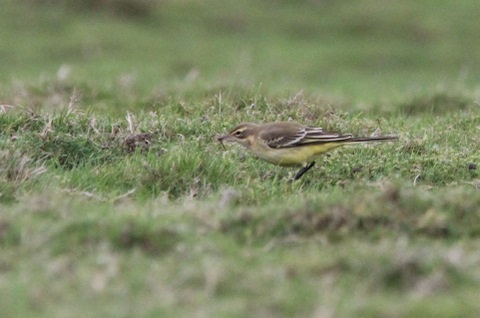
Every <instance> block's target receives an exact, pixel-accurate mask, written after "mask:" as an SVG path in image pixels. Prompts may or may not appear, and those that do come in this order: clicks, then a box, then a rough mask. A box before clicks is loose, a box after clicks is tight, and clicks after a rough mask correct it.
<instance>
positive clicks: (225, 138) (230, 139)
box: [217, 134, 232, 150]
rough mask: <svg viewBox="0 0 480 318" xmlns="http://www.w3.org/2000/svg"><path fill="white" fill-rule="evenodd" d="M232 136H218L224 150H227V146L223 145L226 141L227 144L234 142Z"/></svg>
mask: <svg viewBox="0 0 480 318" xmlns="http://www.w3.org/2000/svg"><path fill="white" fill-rule="evenodd" d="M231 137H232V136H230V135H228V134H227V135H221V136H217V141H218V142H219V143H220V144H221V145H222V147H223V150H227V148H225V145H224V144H223V142H224V141H226V142H229V141H232V138H231Z"/></svg>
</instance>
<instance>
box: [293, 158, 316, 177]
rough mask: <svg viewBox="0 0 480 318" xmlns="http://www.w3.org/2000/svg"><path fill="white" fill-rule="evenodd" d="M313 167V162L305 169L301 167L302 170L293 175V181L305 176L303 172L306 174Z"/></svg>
mask: <svg viewBox="0 0 480 318" xmlns="http://www.w3.org/2000/svg"><path fill="white" fill-rule="evenodd" d="M314 165H315V161H312V163H311V164H309V165H308V166H305V167H303V168H302V169H300V171H299V172H297V174H296V175H295V178H294V180H298V179H300V178H301V177H302V176H303V175H304V174H305V172H307V171H308V170H310V169H311V168H312V167H313V166H314Z"/></svg>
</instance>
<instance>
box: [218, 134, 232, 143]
mask: <svg viewBox="0 0 480 318" xmlns="http://www.w3.org/2000/svg"><path fill="white" fill-rule="evenodd" d="M217 141H219V142H224V141H227V142H229V141H232V136H230V135H228V134H227V135H221V136H217Z"/></svg>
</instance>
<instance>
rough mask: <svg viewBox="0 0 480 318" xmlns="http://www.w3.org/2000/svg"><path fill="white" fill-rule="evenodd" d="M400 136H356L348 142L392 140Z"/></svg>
mask: <svg viewBox="0 0 480 318" xmlns="http://www.w3.org/2000/svg"><path fill="white" fill-rule="evenodd" d="M397 139H398V136H379V137H354V138H351V139H348V140H346V142H369V141H390V140H397Z"/></svg>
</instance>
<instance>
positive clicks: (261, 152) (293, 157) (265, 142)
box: [217, 122, 398, 180]
mask: <svg viewBox="0 0 480 318" xmlns="http://www.w3.org/2000/svg"><path fill="white" fill-rule="evenodd" d="M396 139H398V136H375V137H354V136H353V135H352V134H337V133H329V132H326V131H324V130H323V129H322V128H320V127H311V126H304V125H301V124H296V123H292V122H273V123H265V124H253V123H242V124H239V125H237V126H236V127H234V128H233V129H232V130H230V132H229V133H228V134H225V135H220V136H218V137H217V141H219V142H220V143H222V145H223V142H236V143H238V144H240V145H242V146H244V147H246V148H247V149H248V150H250V151H251V152H252V153H253V154H254V155H255V156H257V157H258V158H259V159H262V160H264V161H267V162H269V163H272V164H274V165H278V166H284V167H295V166H297V167H301V169H300V170H299V171H298V172H297V174H296V175H295V177H294V180H298V179H300V178H301V177H302V176H303V175H304V174H305V173H306V172H307V171H308V170H310V169H311V168H312V167H313V166H314V165H315V160H316V159H317V158H318V157H320V156H321V155H323V154H325V153H327V152H329V151H331V150H333V149H335V148H338V147H340V146H343V145H348V144H355V143H363V142H374V141H392V140H396Z"/></svg>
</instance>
